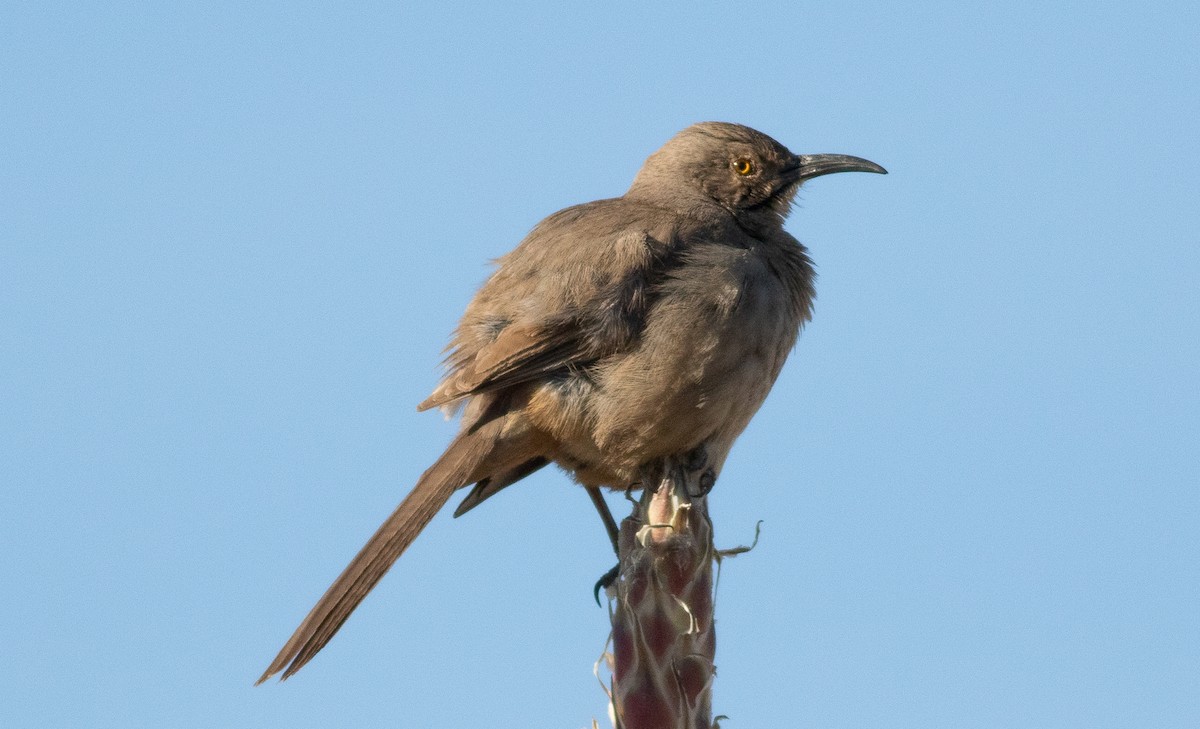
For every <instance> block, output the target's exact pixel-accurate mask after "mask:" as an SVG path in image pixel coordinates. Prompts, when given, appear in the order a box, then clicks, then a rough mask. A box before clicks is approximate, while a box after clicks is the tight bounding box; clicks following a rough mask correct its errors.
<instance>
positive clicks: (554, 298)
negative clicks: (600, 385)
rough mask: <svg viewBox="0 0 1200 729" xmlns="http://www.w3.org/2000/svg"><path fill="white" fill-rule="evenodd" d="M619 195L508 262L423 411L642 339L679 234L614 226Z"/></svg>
mask: <svg viewBox="0 0 1200 729" xmlns="http://www.w3.org/2000/svg"><path fill="white" fill-rule="evenodd" d="M620 202H621V201H602V203H600V204H595V203H594V204H592V205H593V206H597V207H596V208H591V209H589V206H581V208H578V209H573V208H568V210H566V211H563V213H559V214H558V215H556V216H552V217H551V218H548V219H547V220H546V221H545V222H543V224H542V225H540V226H539V227H538V228H537V229H535V230H534V232H533V233H531V234H530V236H529V237H528V238H526V239H525V241H523V242H522V244H521V245H520V246H518V247H517V249H516V250H514V251H513V252H512V253H510V254H509V255H507V256H505V257H504V258H502V259H500V261H499V263H500V268H499V270H497V271H496V273H495V274H494V275H493V276H492V278H491V279H489V280H488V282H487V283H485V284H484V286H483V287H482V288H481V289H480V291H479V293H478V294H477V295H476V297H475V299H474V300H473V301H472V303H471V305H470V306H469V307H468V309H467V313H466V314H465V315H464V317H463V322H462V323H461V324H460V326H459V328H458V333H457V335H456V338H455V341H454V342H453V344H452V353H451V355H450V356H449V357H448V358H447V361H448V363H449V365H450V371H449V372H448V373H447V375H446V377H445V379H444V380H443V381H442V382H441V384H440V385H439V386H438V388H437V389H436V390H435V391H434V392H433V394H432V395H430V397H429V398H428V399H426V400H425V401H424V402H422V403H421V404H420V405H419V406H418V409H420V410H426V409H429V408H433V407H438V406H442V405H447V404H450V403H454V402H456V401H458V400H461V399H463V398H466V397H470V396H472V395H478V394H480V393H484V392H491V391H495V390H499V389H503V388H507V387H511V386H513V385H518V384H521V383H525V382H530V381H534V380H538V379H540V378H543V377H546V376H549V375H552V374H554V373H561V372H564V371H566V370H568V369H571V368H583V367H586V366H588V365H589V364H592V363H594V362H596V361H598V360H599V359H602V358H603V357H606V356H609V355H611V354H614V353H616V352H620V351H622V350H623V349H624V348H626V347H628V346H630V345H631V344H632V343H633V342H634V341H636V339H637V337H638V336H639V335H640V333H641V328H642V326H643V320H644V315H645V311H646V309H647V306H648V304H649V300H650V298H651V297H652V295H653V293H652V289H653V286H654V284H655V282H656V281H657V280H658V279H659V278H660V277H661V275H662V273H663V272H664V271H665V270H666V268H667V267H669V265H670V258H671V256H670V252H671V242H670V241H671V240H672V236H670V235H669V234H668V235H663V234H661V233H660V234H658V235H655V234H653V232H652V231H651V230H648V229H647V227H648V226H635V227H628V226H626V227H624V228H620V227H617V226H612V225H608V224H607V220H608V218H609V217H610V216H609V214H608V213H609V212H610V208H612V207H617V206H618V204H619V203H620ZM664 241H665V242H664ZM480 331H486V334H485V335H480V334H479V332H480Z"/></svg>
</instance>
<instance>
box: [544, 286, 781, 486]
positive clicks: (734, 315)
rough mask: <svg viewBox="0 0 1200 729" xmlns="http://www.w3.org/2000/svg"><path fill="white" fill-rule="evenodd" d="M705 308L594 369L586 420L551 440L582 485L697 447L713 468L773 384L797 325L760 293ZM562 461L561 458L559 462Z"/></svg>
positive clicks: (619, 482) (615, 480) (615, 478)
mask: <svg viewBox="0 0 1200 729" xmlns="http://www.w3.org/2000/svg"><path fill="white" fill-rule="evenodd" d="M739 303H740V304H741V305H740V306H734V307H726V308H725V309H724V312H723V313H724V315H722V316H717V315H714V313H713V312H714V311H717V309H716V308H715V307H710V308H709V309H708V310H707V311H706V310H705V309H704V308H703V307H698V311H697V315H696V316H693V317H684V316H677V317H671V318H669V319H668V321H670V323H671V324H672V326H671V327H670V328H669V329H668V328H662V329H659V330H655V328H654V327H653V326H652V327H650V328H648V330H647V332H646V336H645V339H644V341H643V342H642V343H641V346H639V348H638V349H637V350H636V351H634V352H632V353H628V354H626V355H624V356H623V357H621V358H620V359H619V360H617V361H614V362H612V363H609V364H608V365H606V367H605V368H602V370H601V372H600V375H599V377H598V378H597V384H596V389H595V392H594V394H593V396H592V397H591V398H590V399H589V409H588V415H589V416H590V417H589V418H588V419H586V420H584V421H581V422H580V423H579V425H580V426H581V427H579V428H578V429H576V431H575V433H576V435H575V437H568V438H566V439H564V440H561V441H560V442H562V443H563V444H564V446H566V449H567V450H569V451H570V452H571V453H572V455H573V456H577V457H578V460H579V462H580V463H579V466H577V467H575V468H574V469H573V470H575V472H576V475H577V477H578V478H579V479H580V480H581V481H584V482H585V483H589V482H591V483H606V484H608V485H614V486H623V485H627V484H628V483H629V482H630V480H631V479H633V478H634V477H636V472H637V470H638V469H639V468H640V467H641V466H642V465H644V464H647V463H649V462H652V461H654V460H655V459H659V458H664V457H668V456H673V455H678V454H682V453H686V452H688V451H690V450H692V449H693V448H695V447H696V446H698V445H701V444H705V445H706V448H708V450H709V457H710V460H711V461H712V462H713V463H714V464H715V465H716V466H717V468H718V469H719V467H720V464H721V463H723V462H724V460H725V456H726V455H727V453H728V450H729V448H730V447H731V446H732V445H733V441H734V439H736V438H737V436H738V435H740V434H741V432H742V431H743V430H744V429H745V428H746V425H747V424H749V422H750V418H751V417H752V416H753V415H754V413H755V412H757V411H758V408H759V407H760V406H761V405H762V403H763V401H764V400H765V399H766V396H767V393H768V392H769V391H770V389H771V386H772V384H774V381H775V378H776V376H777V375H778V374H779V369H780V367H781V366H782V364H783V360H784V359H785V358H786V356H787V353H788V351H789V350H790V349H791V346H792V344H793V343H794V342H795V337H796V333H797V331H798V329H799V323H798V322H792V321H790V320H789V319H788V317H787V316H786V314H781V313H780V311H781V309H782V308H783V307H772V306H769V305H767V304H769V303H770V302H769V301H768V302H764V301H762V300H761V297H757V298H751V299H747V300H743V301H740V302H739ZM564 465H565V464H564Z"/></svg>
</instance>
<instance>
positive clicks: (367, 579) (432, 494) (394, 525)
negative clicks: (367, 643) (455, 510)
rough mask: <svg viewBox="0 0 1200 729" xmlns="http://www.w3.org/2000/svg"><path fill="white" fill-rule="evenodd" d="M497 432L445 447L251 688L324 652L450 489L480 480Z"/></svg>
mask: <svg viewBox="0 0 1200 729" xmlns="http://www.w3.org/2000/svg"><path fill="white" fill-rule="evenodd" d="M496 425H497V426H498V425H499V424H498V423H497V424H496ZM498 430H499V428H498V427H496V428H486V427H485V428H482V429H480V430H478V431H476V432H474V433H463V434H461V435H459V436H458V437H457V438H455V439H454V441H452V442H451V443H450V446H449V447H448V448H447V449H446V452H445V453H443V454H442V457H441V458H439V459H438V460H437V462H436V463H434V464H433V465H432V466H430V468H429V470H428V471H426V472H425V473H424V474H422V475H421V478H420V480H418V481H417V485H416V486H415V487H413V490H412V492H411V493H409V495H408V496H406V497H405V498H404V501H402V502H400V506H398V507H396V511H395V512H393V513H392V515H391V516H389V517H388V518H387V521H385V522H384V523H383V525H382V526H380V527H379V530H378V531H376V532H375V535H374V536H372V537H371V539H370V540H368V541H367V543H366V545H365V546H364V547H363V548H362V550H361V551H359V553H358V555H357V556H356V557H355V558H354V560H353V561H351V562H350V564H349V565H348V566H347V567H346V569H345V570H344V571H343V572H342V574H341V575H340V576H339V577H338V578H337V580H335V581H334V583H333V584H332V585H330V587H329V589H328V590H326V591H325V594H324V595H323V596H322V597H321V599H320V601H318V602H317V604H316V605H315V606H314V607H313V609H312V610H311V611H310V612H309V613H308V617H306V618H304V622H302V623H300V627H298V628H296V632H295V633H293V634H292V637H291V638H290V639H289V640H288V642H287V643H286V644H285V645H284V646H283V649H282V650H280V651H279V655H278V656H276V657H275V660H274V661H272V662H271V665H270V666H269V667H268V668H267V670H266V672H265V673H263V675H262V678H260V679H258V681H257V682H255V685H258V684H260V683H262V682H263V681H266V680H267V679H268V678H270V677H271V676H273V675H275V674H276V673H278V672H279V671H281V670H283V676H281V677H280V680H284V679H286V678H288V677H289V676H291V675H292V674H293V673H295V672H296V671H299V670H300V669H301V668H302V667H303V666H304V664H305V663H308V661H309V660H311V659H312V657H313V656H315V655H316V654H317V651H319V650H321V649H322V648H323V647H325V644H326V643H328V642H329V640H330V638H332V637H333V636H334V634H335V633H337V631H338V629H339V628H341V627H342V623H344V622H346V618H348V617H350V613H352V612H354V608H356V607H358V604H359V603H360V602H362V599H363V598H364V597H366V595H367V593H368V592H370V591H371V588H373V587H375V585H376V584H377V583H378V582H379V580H380V579H381V578H382V577H383V575H384V574H385V573H387V571H388V569H389V568H391V566H392V564H394V563H395V561H396V560H397V559H398V558H399V557H400V555H401V554H402V553H403V552H404V550H405V549H407V548H408V545H410V544H412V543H413V540H414V539H416V538H417V535H418V534H420V533H421V530H423V529H424V528H425V527H426V526H428V524H429V522H430V521H431V520H432V519H433V517H434V515H435V514H437V512H438V510H439V509H441V508H442V506H444V505H445V503H446V501H448V500H449V499H450V495H451V494H453V493H454V491H455V489H459V488H462V487H463V486H466V485H467V484H469V483H473V482H474V481H477V480H479V479H480V478H481V476H482V475H485V474H480V473H479V471H480V468H481V466H484V465H490V464H485V463H484V461H485V460H491V459H489V458H488V457H489V456H490V455H492V454H493V452H494V451H495V449H496V445H497V438H496V435H497V432H496V431H498ZM497 465H500V464H497ZM289 664H290V665H289ZM285 667H286V670H284V668H285Z"/></svg>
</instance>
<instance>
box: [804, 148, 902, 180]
mask: <svg viewBox="0 0 1200 729" xmlns="http://www.w3.org/2000/svg"><path fill="white" fill-rule="evenodd" d="M789 171H790V172H792V173H793V174H795V176H796V179H797V180H800V181H804V180H811V179H812V178H814V177H820V176H821V175H830V174H833V173H834V172H874V173H876V174H880V175H886V174H887V170H885V169H883V168H882V167H880V166H879V165H877V164H875V163H874V162H872V161H871V160H869V159H863V158H862V157H853V156H851V155H848V154H798V155H796V156H795V158H794V160H793V164H792V165H791V166H789Z"/></svg>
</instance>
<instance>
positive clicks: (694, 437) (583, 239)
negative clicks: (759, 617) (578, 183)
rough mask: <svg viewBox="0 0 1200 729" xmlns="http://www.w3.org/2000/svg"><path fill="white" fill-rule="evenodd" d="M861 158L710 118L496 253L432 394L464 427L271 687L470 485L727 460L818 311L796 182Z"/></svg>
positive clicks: (599, 483)
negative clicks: (796, 149) (793, 230)
mask: <svg viewBox="0 0 1200 729" xmlns="http://www.w3.org/2000/svg"><path fill="white" fill-rule="evenodd" d="M855 171H857V172H872V173H879V174H886V173H887V171H886V170H885V169H884V168H883V167H881V166H879V165H878V164H876V163H874V162H871V161H869V160H866V159H863V158H861V157H854V156H850V155H843V154H808V155H803V154H800V155H798V154H793V153H792V152H790V151H789V150H788V149H787V148H786V147H784V146H783V145H782V144H780V143H779V142H777V141H775V140H774V139H772V138H771V137H769V136H767V135H766V134H764V133H762V132H759V131H756V130H754V129H751V128H750V127H747V126H743V125H740V124H733V123H727V122H701V123H698V124H693V125H691V126H689V127H687V128H686V129H684V130H682V131H681V132H679V133H678V134H676V135H675V136H673V137H672V138H671V139H669V140H668V141H667V142H666V143H665V144H664V145H663V146H662V147H661V148H660V149H658V150H657V151H656V152H654V153H653V154H651V155H650V156H649V158H647V159H646V161H645V163H644V165H643V166H642V167H641V169H640V170H639V171H638V173H637V174H636V176H635V177H634V180H633V183H632V185H631V186H630V187H629V189H628V190H627V191H626V192H625V194H624V195H622V196H621V197H616V198H611V199H605V200H597V201H594V202H589V203H585V204H581V205H576V206H572V207H568V208H566V209H564V210H561V211H559V212H557V213H554V214H553V215H550V216H549V217H547V218H546V219H544V220H543V221H542V222H540V223H539V224H538V225H537V226H535V227H534V228H533V229H532V231H531V232H530V233H529V234H528V235H527V236H526V237H525V239H524V240H523V241H521V243H520V244H519V245H518V246H517V247H516V248H515V249H513V250H512V251H511V252H510V253H508V254H506V255H504V256H502V257H501V258H499V259H497V260H496V262H495V263H496V268H495V270H494V272H493V273H492V274H491V276H490V277H489V278H488V279H487V280H486V281H485V282H484V284H483V285H482V286H481V287H480V289H479V290H478V292H477V293H476V294H475V296H474V298H473V299H472V300H471V302H470V303H469V304H468V306H467V308H466V311H465V312H464V314H463V316H462V318H461V320H460V322H459V324H458V326H457V328H456V329H455V331H454V333H453V335H452V338H451V342H450V345H449V346H448V347H447V352H448V354H447V356H446V361H445V367H446V373H445V376H444V377H443V378H442V380H441V381H440V383H439V384H438V385H437V387H436V389H435V390H434V391H433V393H432V394H431V395H430V396H429V397H428V398H427V399H426V400H425V401H424V402H422V403H420V405H419V406H418V409H419V410H429V409H431V408H441V409H443V410H444V411H446V412H447V413H448V414H454V413H459V414H460V415H461V419H460V427H459V431H458V434H457V435H456V436H455V437H454V438H453V439H452V440H451V442H450V444H449V445H448V446H447V447H446V450H445V451H444V452H443V453H442V455H441V456H440V457H439V458H438V459H437V460H436V461H435V462H434V463H433V465H432V466H430V467H429V469H428V470H426V471H425V472H424V473H423V474H422V475H421V477H420V478H419V479H418V480H417V482H416V485H415V486H414V487H413V489H412V491H411V492H410V493H409V494H408V495H407V496H406V497H405V498H404V500H403V501H402V502H401V503H400V505H399V506H398V507H397V508H396V510H395V511H394V512H393V513H392V515H391V516H389V517H388V518H387V520H386V521H385V522H384V523H383V525H382V526H380V527H379V529H378V531H376V532H375V534H374V535H373V536H372V537H371V538H370V540H368V542H367V543H366V545H365V546H364V547H363V548H362V550H361V551H360V552H359V553H358V555H357V556H356V557H354V559H353V560H352V561H351V562H350V564H349V565H348V566H347V567H346V568H345V570H344V571H343V572H342V573H341V575H340V576H339V577H338V578H337V579H336V580H335V581H334V583H333V584H332V585H331V586H330V587H329V589H328V590H327V591H326V592H325V594H324V595H323V596H322V597H321V599H320V600H319V601H318V602H317V604H316V605H315V606H314V607H313V608H312V610H311V611H310V612H309V613H308V615H307V616H306V617H305V618H304V620H303V622H301V624H300V626H299V627H298V628H297V629H296V630H295V632H294V633H293V634H292V636H291V638H290V639H289V640H288V641H287V643H286V644H285V645H284V646H283V648H282V649H281V650H280V651H279V654H278V656H277V657H276V658H275V660H274V661H272V662H271V664H270V666H269V667H268V668H267V670H266V671H265V672H264V673H263V675H262V677H261V678H259V680H258V681H257V683H259V684H261V683H262V682H264V681H266V680H267V679H269V678H271V677H272V676H274V675H275V674H277V673H280V672H281V671H282V675H281V676H280V680H284V679H287V678H288V677H290V676H292V675H293V674H295V673H296V671H298V670H300V668H301V667H303V666H304V665H305V664H306V663H307V662H308V661H309V660H311V659H312V657H313V656H314V655H316V653H317V652H318V651H320V650H321V649H322V648H323V647H324V646H325V645H326V644H327V643H328V642H329V640H330V639H331V638H332V637H333V636H334V634H335V633H336V632H337V631H338V630H339V629H340V628H341V626H342V625H343V623H345V621H346V619H347V618H348V617H349V616H350V613H351V612H353V610H354V609H355V608H356V607H357V606H358V604H359V603H360V602H361V601H362V599H363V598H364V597H365V596H366V595H367V593H368V592H370V591H371V589H372V588H373V587H374V586H375V585H376V584H377V583H378V582H379V580H380V579H381V578H382V577H383V576H384V574H385V573H386V572H387V571H388V570H389V569H390V568H391V566H392V565H393V564H394V563H395V562H396V560H397V559H398V558H399V557H400V555H401V554H402V553H403V552H404V550H405V549H406V548H408V546H409V545H410V544H412V542H413V540H414V539H416V537H417V535H418V534H420V532H421V531H422V530H423V529H424V528H425V527H426V526H427V525H428V524H429V522H430V521H431V520H432V519H433V517H434V516H435V515H436V514H437V513H438V512H439V511H440V510H441V509H442V507H443V506H444V505H445V504H446V503H447V502H448V501H449V499H450V498H451V497H452V496H453V494H454V493H455V492H456V491H458V490H460V489H466V488H468V487H470V490H469V491H468V492H467V495H466V497H465V498H464V500H463V501H462V503H461V505H460V506H459V507H458V508H457V510H456V511H455V516H459V515H461V514H463V513H466V512H467V511H469V510H471V509H473V508H475V507H476V506H478V505H479V504H480V503H482V502H483V501H485V500H486V499H488V498H490V497H492V496H494V495H495V494H496V493H498V492H500V491H501V490H503V489H505V488H507V487H508V486H510V485H512V484H514V483H516V482H518V481H520V480H521V479H522V478H524V477H526V476H528V475H529V474H531V473H533V472H534V471H537V470H538V469H540V468H542V467H544V466H546V465H548V464H550V463H554V464H556V465H557V466H558V467H560V468H561V469H562V470H563V471H565V472H566V473H567V474H568V475H569V476H570V477H571V478H572V479H573V480H574V481H575V482H577V483H578V484H580V485H582V486H584V487H585V488H586V489H587V490H588V493H589V495H591V496H592V497H593V501H596V502H597V504H598V506H599V505H600V504H602V503H603V498H602V496H600V493H601V492H600V489H601V488H609V489H617V490H628V489H631V488H637V487H638V485H639V484H638V475H639V473H640V472H641V471H642V469H645V468H647V467H648V466H651V465H653V464H655V463H661V462H664V459H668V458H677V457H680V456H682V455H684V454H690V453H697V452H699V453H701V454H702V458H703V461H704V462H705V463H706V464H707V468H708V469H710V473H711V474H714V475H715V474H717V473H719V472H720V470H721V467H722V465H723V464H724V462H725V459H726V457H727V455H728V453H729V450H730V448H731V447H732V445H733V443H734V440H735V439H736V438H737V437H738V436H739V435H740V434H741V433H742V431H743V430H744V429H745V428H746V426H747V424H748V423H749V422H750V419H751V417H752V416H753V415H754V413H755V412H756V411H757V410H758V409H759V407H760V406H761V405H762V403H763V401H764V400H765V398H766V397H767V393H768V392H769V391H770V390H771V387H772V385H773V384H774V382H775V380H776V377H777V376H778V375H779V372H780V369H781V368H782V367H783V364H784V360H785V359H786V358H787V356H788V354H789V352H790V351H791V350H792V349H793V346H794V344H795V342H796V340H797V337H798V336H799V333H800V330H801V328H802V327H803V326H804V324H805V323H807V322H808V321H809V320H810V319H811V317H812V307H813V301H814V296H815V290H814V282H815V277H816V274H815V270H814V266H813V262H812V260H811V259H810V257H809V255H808V251H807V249H806V248H805V247H804V246H803V245H802V244H801V243H800V242H799V241H798V240H796V238H794V237H793V236H792V235H791V234H789V233H788V232H786V231H785V230H784V227H783V226H784V221H785V219H786V217H787V215H788V213H789V212H790V210H791V207H792V203H793V200H794V198H795V196H796V192H797V190H798V188H799V187H800V185H801V184H802V183H804V182H806V181H808V180H810V179H812V178H815V177H819V176H822V175H827V174H830V173H838V172H855ZM710 480H711V479H710ZM610 522H611V517H610V518H609V520H608V521H607V522H606V526H608V527H609V530H610V535H611V532H612V525H611V523H610Z"/></svg>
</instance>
